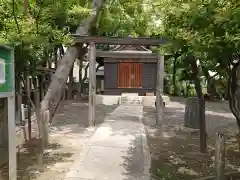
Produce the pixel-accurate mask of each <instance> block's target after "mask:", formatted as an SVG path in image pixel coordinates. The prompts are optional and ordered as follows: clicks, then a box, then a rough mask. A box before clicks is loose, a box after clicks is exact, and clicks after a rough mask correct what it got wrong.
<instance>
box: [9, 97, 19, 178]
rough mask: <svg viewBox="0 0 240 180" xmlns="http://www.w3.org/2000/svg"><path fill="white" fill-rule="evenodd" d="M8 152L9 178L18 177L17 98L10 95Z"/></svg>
mask: <svg viewBox="0 0 240 180" xmlns="http://www.w3.org/2000/svg"><path fill="white" fill-rule="evenodd" d="M8 137H9V138H8V152H9V155H8V157H9V180H16V179H17V155H16V153H17V152H16V129H15V98H14V95H12V96H10V97H8Z"/></svg>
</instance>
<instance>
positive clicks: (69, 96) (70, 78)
mask: <svg viewBox="0 0 240 180" xmlns="http://www.w3.org/2000/svg"><path fill="white" fill-rule="evenodd" d="M73 85H74V79H73V67H72V68H71V71H70V74H69V82H68V100H71V99H72V97H73Z"/></svg>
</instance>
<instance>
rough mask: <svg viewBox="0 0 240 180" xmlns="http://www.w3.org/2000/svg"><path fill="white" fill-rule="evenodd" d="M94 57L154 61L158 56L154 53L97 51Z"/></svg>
mask: <svg viewBox="0 0 240 180" xmlns="http://www.w3.org/2000/svg"><path fill="white" fill-rule="evenodd" d="M96 57H105V58H108V57H109V58H116V59H119V58H121V59H124V58H129V59H155V60H157V58H158V55H157V54H156V53H142V52H141V51H140V52H124V51H120V52H114V51H97V52H96Z"/></svg>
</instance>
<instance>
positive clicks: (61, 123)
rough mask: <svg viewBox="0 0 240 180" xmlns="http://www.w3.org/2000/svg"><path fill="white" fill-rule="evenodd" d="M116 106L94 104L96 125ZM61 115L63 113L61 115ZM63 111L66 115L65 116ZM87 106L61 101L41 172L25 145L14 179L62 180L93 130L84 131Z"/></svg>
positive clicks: (0, 178)
mask: <svg viewBox="0 0 240 180" xmlns="http://www.w3.org/2000/svg"><path fill="white" fill-rule="evenodd" d="M115 108H116V106H104V105H98V106H97V107H96V124H100V123H102V122H103V120H104V118H105V117H106V115H107V114H108V113H111V112H112V111H113V110H114V109H115ZM64 112H65V113H64ZM66 112H67V113H66ZM87 120H88V104H87V103H79V102H77V101H64V102H63V103H62V104H61V106H60V108H59V110H58V113H57V114H56V115H55V117H54V119H53V123H52V126H51V133H50V144H49V147H48V148H47V149H46V151H45V154H44V165H45V168H44V172H43V173H39V171H38V167H37V166H36V165H37V157H36V151H37V148H36V147H35V144H36V140H35V141H34V140H33V141H31V143H30V144H31V146H29V145H25V146H23V148H21V150H20V152H19V153H18V180H63V179H64V176H65V174H66V172H68V171H69V168H70V167H71V165H72V163H73V160H74V159H75V158H76V156H77V154H78V153H80V151H81V149H82V147H83V145H84V143H85V142H86V141H87V140H88V138H89V137H90V136H91V135H92V133H93V132H94V130H95V129H88V128H87ZM7 167H8V165H7V164H6V165H5V166H3V167H1V168H0V180H8V169H7Z"/></svg>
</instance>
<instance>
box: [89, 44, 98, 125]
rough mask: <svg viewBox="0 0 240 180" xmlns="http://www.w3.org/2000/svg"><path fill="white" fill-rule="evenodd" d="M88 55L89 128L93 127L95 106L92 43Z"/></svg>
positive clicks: (94, 71) (94, 72)
mask: <svg viewBox="0 0 240 180" xmlns="http://www.w3.org/2000/svg"><path fill="white" fill-rule="evenodd" d="M88 55H89V57H88V58H89V104H88V122H89V126H94V125H95V105H96V46H95V44H94V43H93V42H91V43H90V44H89V49H88Z"/></svg>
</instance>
